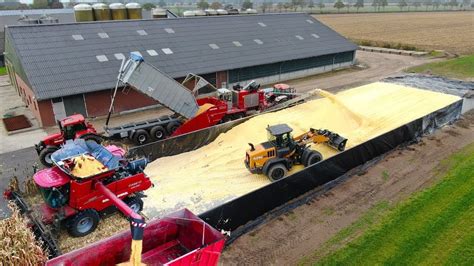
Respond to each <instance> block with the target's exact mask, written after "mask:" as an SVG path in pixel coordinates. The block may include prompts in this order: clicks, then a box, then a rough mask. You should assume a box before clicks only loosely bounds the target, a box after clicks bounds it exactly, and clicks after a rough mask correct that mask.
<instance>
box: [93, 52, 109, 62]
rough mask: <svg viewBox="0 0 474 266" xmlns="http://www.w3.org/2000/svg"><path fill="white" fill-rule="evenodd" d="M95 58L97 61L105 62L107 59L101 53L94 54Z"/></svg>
mask: <svg viewBox="0 0 474 266" xmlns="http://www.w3.org/2000/svg"><path fill="white" fill-rule="evenodd" d="M95 58H97V61H99V62H107V61H109V59H108V58H107V56H105V55H103V54H101V55H96V56H95Z"/></svg>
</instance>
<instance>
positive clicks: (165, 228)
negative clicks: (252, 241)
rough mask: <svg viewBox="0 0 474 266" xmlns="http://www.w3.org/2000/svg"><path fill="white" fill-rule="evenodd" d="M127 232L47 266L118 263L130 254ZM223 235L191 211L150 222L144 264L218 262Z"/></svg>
mask: <svg viewBox="0 0 474 266" xmlns="http://www.w3.org/2000/svg"><path fill="white" fill-rule="evenodd" d="M130 241H131V236H130V233H128V232H123V233H120V234H118V235H115V236H112V237H109V238H106V239H103V240H101V241H99V242H96V243H94V244H91V245H89V246H87V247H84V248H81V249H78V250H75V251H72V252H69V253H67V254H64V255H62V256H60V257H57V258H54V259H51V260H49V261H48V262H47V263H46V265H64V266H73V265H78V266H79V265H103V266H107V265H116V264H119V263H123V262H127V261H128V258H129V257H130V253H131V249H130ZM224 241H225V239H224V236H223V235H222V234H221V233H220V232H219V231H217V230H216V229H214V228H212V227H211V226H210V225H208V224H206V223H205V222H204V221H203V220H201V219H200V218H199V217H197V216H195V215H194V214H192V213H191V212H190V211H189V210H187V209H183V210H180V211H178V212H175V213H172V214H169V215H167V216H166V217H164V218H162V219H159V220H152V221H150V222H148V224H147V226H146V227H145V230H144V233H143V250H142V263H144V264H146V265H195V266H200V265H202V266H208V265H209V266H210V265H217V262H218V259H219V256H220V253H221V251H222V248H223V247H224Z"/></svg>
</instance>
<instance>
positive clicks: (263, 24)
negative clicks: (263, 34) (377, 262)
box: [258, 22, 267, 27]
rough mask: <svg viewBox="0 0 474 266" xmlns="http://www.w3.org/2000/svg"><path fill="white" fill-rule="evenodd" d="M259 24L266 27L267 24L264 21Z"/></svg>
mask: <svg viewBox="0 0 474 266" xmlns="http://www.w3.org/2000/svg"><path fill="white" fill-rule="evenodd" d="M258 25H260V26H262V27H266V26H267V25H266V24H265V23H263V22H259V23H258Z"/></svg>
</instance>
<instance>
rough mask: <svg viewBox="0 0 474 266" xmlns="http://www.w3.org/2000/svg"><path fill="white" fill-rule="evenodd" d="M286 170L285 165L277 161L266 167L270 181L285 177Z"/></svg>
mask: <svg viewBox="0 0 474 266" xmlns="http://www.w3.org/2000/svg"><path fill="white" fill-rule="evenodd" d="M287 172H288V170H287V169H286V166H285V165H284V164H282V163H277V164H274V165H272V166H270V169H268V172H267V176H268V178H270V179H271V180H272V181H277V180H279V179H282V178H283V177H285V175H286V173H287Z"/></svg>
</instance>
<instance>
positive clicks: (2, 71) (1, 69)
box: [0, 67, 7, 76]
mask: <svg viewBox="0 0 474 266" xmlns="http://www.w3.org/2000/svg"><path fill="white" fill-rule="evenodd" d="M6 74H7V69H6V68H5V67H0V76H3V75H6Z"/></svg>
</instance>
